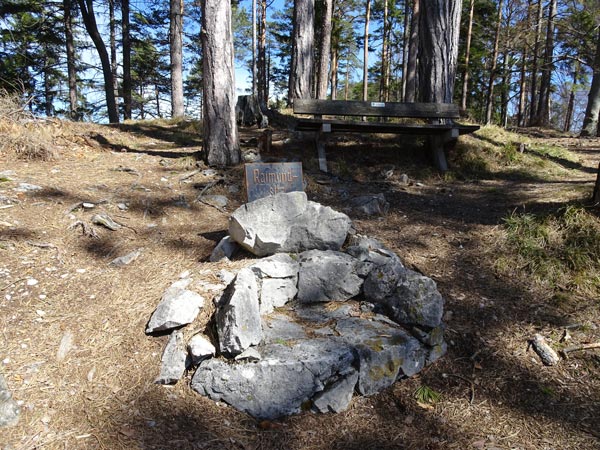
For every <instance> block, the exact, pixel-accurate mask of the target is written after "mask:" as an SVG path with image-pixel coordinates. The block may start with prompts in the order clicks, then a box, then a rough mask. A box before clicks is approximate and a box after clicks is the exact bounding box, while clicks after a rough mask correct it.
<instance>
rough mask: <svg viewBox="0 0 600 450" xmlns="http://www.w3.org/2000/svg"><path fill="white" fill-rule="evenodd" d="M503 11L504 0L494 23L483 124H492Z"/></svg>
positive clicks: (500, 3)
mask: <svg viewBox="0 0 600 450" xmlns="http://www.w3.org/2000/svg"><path fill="white" fill-rule="evenodd" d="M503 9H504V0H500V2H499V4H498V19H497V22H496V34H495V37H494V51H493V52H492V58H491V66H490V78H489V81H488V88H487V97H486V102H485V124H486V125H489V124H490V123H491V122H492V112H493V110H494V83H495V82H496V70H497V68H498V46H499V43H500V30H501V28H502V12H503V11H502V10H503Z"/></svg>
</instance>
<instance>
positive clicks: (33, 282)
mask: <svg viewBox="0 0 600 450" xmlns="http://www.w3.org/2000/svg"><path fill="white" fill-rule="evenodd" d="M38 283H39V281H38V280H36V279H35V278H28V279H27V286H35V285H36V284H38Z"/></svg>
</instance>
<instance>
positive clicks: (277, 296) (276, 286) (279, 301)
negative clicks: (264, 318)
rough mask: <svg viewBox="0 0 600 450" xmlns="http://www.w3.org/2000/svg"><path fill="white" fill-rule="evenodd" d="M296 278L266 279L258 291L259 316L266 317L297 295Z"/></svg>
mask: <svg viewBox="0 0 600 450" xmlns="http://www.w3.org/2000/svg"><path fill="white" fill-rule="evenodd" d="M297 280H298V278H297V277H294V278H267V279H266V280H263V281H262V287H261V290H260V314H261V315H266V314H269V313H271V312H273V310H274V309H275V308H279V307H281V306H283V305H285V304H286V303H287V302H289V301H290V300H292V299H293V298H294V297H296V294H297V293H298V288H297V287H296V285H297Z"/></svg>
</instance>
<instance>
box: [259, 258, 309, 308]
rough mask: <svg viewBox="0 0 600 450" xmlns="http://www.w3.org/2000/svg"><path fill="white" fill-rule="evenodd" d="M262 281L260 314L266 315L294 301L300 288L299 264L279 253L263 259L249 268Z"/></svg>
mask: <svg viewBox="0 0 600 450" xmlns="http://www.w3.org/2000/svg"><path fill="white" fill-rule="evenodd" d="M249 269H251V270H252V271H253V272H254V273H255V274H256V276H257V277H258V278H259V279H260V280H262V281H261V283H260V284H261V286H260V314H261V315H265V314H269V313H271V312H272V311H273V309H274V308H278V307H281V306H283V305H285V304H286V303H287V302H289V301H290V300H292V299H293V298H294V297H295V296H296V294H297V292H298V288H297V287H296V286H297V284H298V269H299V265H298V262H297V261H296V260H295V259H294V258H292V257H291V256H290V255H287V254H285V253H278V254H276V255H273V256H270V257H268V258H263V259H261V260H260V261H259V262H257V263H256V264H253V265H252V266H250V267H249Z"/></svg>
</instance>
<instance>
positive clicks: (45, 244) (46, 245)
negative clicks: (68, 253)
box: [25, 241, 63, 263]
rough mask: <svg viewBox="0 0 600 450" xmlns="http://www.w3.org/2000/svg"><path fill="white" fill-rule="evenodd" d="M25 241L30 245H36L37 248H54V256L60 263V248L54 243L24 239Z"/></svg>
mask: <svg viewBox="0 0 600 450" xmlns="http://www.w3.org/2000/svg"><path fill="white" fill-rule="evenodd" d="M25 243H26V244H27V245H31V246H32V247H38V248H51V249H54V250H56V258H57V259H58V260H59V261H60V262H61V263H62V262H63V261H62V258H61V257H60V249H59V248H58V247H57V246H56V245H54V244H50V243H48V242H33V241H25Z"/></svg>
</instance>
